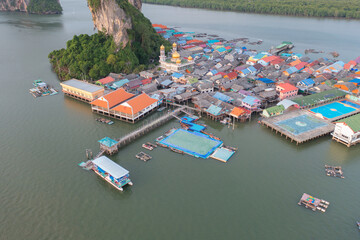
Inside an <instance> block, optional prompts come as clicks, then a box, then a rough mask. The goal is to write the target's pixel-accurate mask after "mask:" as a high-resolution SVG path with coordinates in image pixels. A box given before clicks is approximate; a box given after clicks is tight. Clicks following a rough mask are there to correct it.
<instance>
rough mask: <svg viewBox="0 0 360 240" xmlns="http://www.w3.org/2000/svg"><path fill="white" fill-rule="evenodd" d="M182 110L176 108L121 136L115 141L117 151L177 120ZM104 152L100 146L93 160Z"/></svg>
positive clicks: (182, 108)
mask: <svg viewBox="0 0 360 240" xmlns="http://www.w3.org/2000/svg"><path fill="white" fill-rule="evenodd" d="M184 109H185V107H184V106H182V107H180V108H177V109H175V110H174V111H172V112H169V113H167V114H165V115H163V116H161V117H159V118H158V119H155V120H154V121H152V122H150V123H148V124H146V125H144V126H142V127H140V128H138V129H136V130H135V131H132V132H131V133H129V134H127V135H125V136H123V137H122V138H118V139H116V141H117V144H116V148H117V150H118V149H119V148H121V147H122V146H125V145H126V144H129V143H130V142H132V141H134V140H136V139H137V138H139V137H141V136H143V135H145V134H146V133H148V132H150V131H151V130H153V129H154V128H157V127H159V126H161V125H163V124H164V123H166V122H167V121H169V120H171V119H172V118H174V117H175V118H177V115H179V114H180V113H181V112H182V111H183V110H184ZM105 152H106V149H104V146H102V148H101V151H100V152H99V153H98V154H97V155H96V157H95V158H98V157H100V156H102V155H103V154H104V153H105ZM116 152H117V151H116Z"/></svg>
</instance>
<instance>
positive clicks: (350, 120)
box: [337, 114, 360, 133]
mask: <svg viewBox="0 0 360 240" xmlns="http://www.w3.org/2000/svg"><path fill="white" fill-rule="evenodd" d="M337 123H345V124H346V125H348V126H349V127H350V128H351V129H352V130H353V131H354V132H355V133H356V132H359V131H360V114H356V115H353V116H351V117H347V118H344V119H342V120H341V121H338V122H337Z"/></svg>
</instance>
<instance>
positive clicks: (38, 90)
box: [29, 80, 58, 98]
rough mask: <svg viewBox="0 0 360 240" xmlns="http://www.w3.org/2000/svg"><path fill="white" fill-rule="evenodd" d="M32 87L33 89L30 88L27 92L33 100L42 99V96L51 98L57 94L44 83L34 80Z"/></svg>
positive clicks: (56, 91)
mask: <svg viewBox="0 0 360 240" xmlns="http://www.w3.org/2000/svg"><path fill="white" fill-rule="evenodd" d="M33 86H34V88H31V89H30V90H29V92H30V93H31V95H33V96H34V97H35V98H37V97H43V96H52V95H55V94H58V90H56V89H55V88H53V87H51V86H49V85H48V84H46V83H44V82H43V81H41V80H35V81H34V82H33Z"/></svg>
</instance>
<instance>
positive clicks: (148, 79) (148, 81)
mask: <svg viewBox="0 0 360 240" xmlns="http://www.w3.org/2000/svg"><path fill="white" fill-rule="evenodd" d="M141 82H142V84H143V85H145V84H149V83H151V79H150V78H146V79H143V80H141Z"/></svg>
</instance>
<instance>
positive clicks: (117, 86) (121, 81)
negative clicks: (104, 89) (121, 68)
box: [111, 79, 129, 88]
mask: <svg viewBox="0 0 360 240" xmlns="http://www.w3.org/2000/svg"><path fill="white" fill-rule="evenodd" d="M128 82H129V80H128V79H122V80H120V81H117V82H114V83H113V84H112V85H111V87H113V88H120V87H122V86H123V85H124V84H125V83H128Z"/></svg>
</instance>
